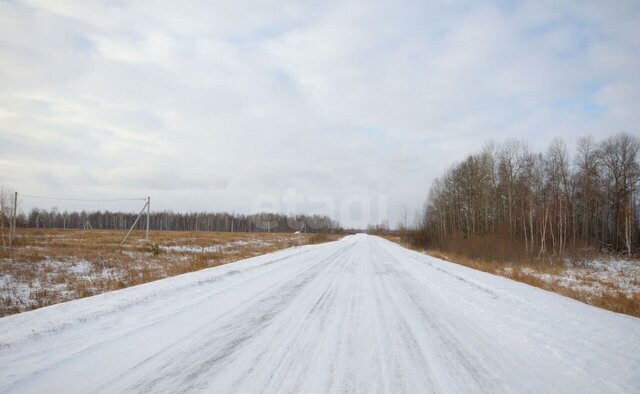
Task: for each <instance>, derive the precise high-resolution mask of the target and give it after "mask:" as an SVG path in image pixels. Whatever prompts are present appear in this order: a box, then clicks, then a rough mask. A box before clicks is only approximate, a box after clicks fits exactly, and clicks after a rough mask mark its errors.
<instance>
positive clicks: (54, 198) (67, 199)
mask: <svg viewBox="0 0 640 394" xmlns="http://www.w3.org/2000/svg"><path fill="white" fill-rule="evenodd" d="M20 197H28V198H36V199H40V200H61V201H90V202H113V201H146V200H147V199H146V198H108V199H90V198H65V197H48V196H35V195H32V194H22V193H21V194H20Z"/></svg>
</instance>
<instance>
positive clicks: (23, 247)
mask: <svg viewBox="0 0 640 394" xmlns="http://www.w3.org/2000/svg"><path fill="white" fill-rule="evenodd" d="M21 237H22V238H21V244H19V245H17V247H15V248H14V250H13V252H12V253H11V254H7V253H4V254H2V252H3V251H0V316H4V315H9V314H13V313H18V312H24V311H27V310H31V309H36V308H41V307H43V306H47V305H52V304H57V303H60V302H66V301H71V300H74V299H77V298H82V297H86V296H91V295H96V294H100V293H104V292H106V291H110V290H117V289H121V288H124V287H129V286H133V285H136V284H140V283H145V282H150V281H153V280H157V279H162V278H166V277H169V276H173V275H176V274H181V273H185V272H190V271H196V270H199V269H203V268H208V267H212V266H216V265H221V264H225V263H228V262H230V261H236V260H241V259H243V258H247V257H252V256H256V255H260V254H264V253H268V252H272V251H275V250H278V249H283V248H287V247H290V246H295V245H301V244H305V243H307V242H309V241H310V237H312V236H311V235H310V234H299V235H295V234H266V233H211V232H193V233H179V232H162V233H160V232H157V233H154V234H153V237H152V240H153V242H155V243H156V244H157V250H156V253H153V251H152V250H151V243H145V242H137V241H135V240H132V242H131V243H130V244H127V245H125V246H124V247H120V245H119V243H120V241H121V239H122V237H123V233H122V232H118V231H93V230H92V231H77V230H55V229H48V230H42V229H39V230H33V229H32V230H31V231H28V229H21Z"/></svg>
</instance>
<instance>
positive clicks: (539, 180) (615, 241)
mask: <svg viewBox="0 0 640 394" xmlns="http://www.w3.org/2000/svg"><path fill="white" fill-rule="evenodd" d="M639 151H640V140H639V139H638V138H637V137H635V136H632V135H630V134H626V133H621V134H618V135H616V136H613V137H610V138H607V139H604V140H602V141H594V140H593V139H592V138H590V137H586V138H582V139H580V140H579V141H578V142H577V149H576V153H575V155H574V156H573V157H570V156H569V154H568V151H567V147H566V146H565V144H564V143H563V142H562V141H561V140H559V139H556V140H554V141H553V142H552V143H551V144H550V145H549V147H548V149H547V150H546V152H544V153H536V152H532V151H531V150H530V149H529V148H528V146H527V144H526V143H525V142H521V141H515V140H511V141H507V142H506V143H504V144H502V145H497V144H494V143H487V144H486V146H485V147H484V149H482V150H481V151H480V152H478V153H475V154H472V155H469V156H468V157H467V158H466V159H465V160H464V161H462V162H460V163H457V164H455V165H453V166H452V167H451V168H450V169H449V170H448V171H446V173H445V174H444V175H442V177H440V178H439V179H437V180H436V181H435V182H434V183H433V185H432V188H431V190H430V192H429V196H428V198H427V202H426V204H425V208H424V213H423V216H422V222H421V223H420V225H419V229H418V230H417V231H415V232H414V233H413V234H412V237H411V241H412V242H413V243H414V244H417V245H421V246H423V247H424V246H426V247H429V248H434V249H440V250H444V251H446V250H449V251H452V252H457V253H463V254H466V255H468V256H469V257H472V258H483V259H493V260H511V261H521V260H525V259H526V260H533V259H545V258H550V257H559V256H566V255H571V254H573V255H579V254H580V253H593V252H596V253H600V252H604V251H606V252H613V253H624V254H626V255H633V254H636V253H638V251H639V249H640V246H639V242H640V239H639V238H640V228H639V217H638V209H639V206H638V205H639V204H638V191H639V190H638V189H639V185H640V164H639V162H638V154H639Z"/></svg>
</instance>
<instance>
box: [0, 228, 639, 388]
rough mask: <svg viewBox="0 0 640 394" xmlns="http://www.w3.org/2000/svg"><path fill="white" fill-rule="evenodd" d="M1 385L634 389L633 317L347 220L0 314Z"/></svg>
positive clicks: (635, 328) (636, 328)
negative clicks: (272, 244) (291, 242)
mask: <svg viewBox="0 0 640 394" xmlns="http://www.w3.org/2000/svg"><path fill="white" fill-rule="evenodd" d="M0 391H2V392H21V393H25V392H49V393H51V392H65V393H66V392H123V391H124V392H154V393H155V392H201V391H205V392H216V393H227V392H241V393H257V392H260V393H262V392H267V393H269V392H273V393H275V392H278V393H300V392H305V393H307V392H309V393H316V392H318V393H319V392H323V393H324V392H329V393H343V392H363V393H375V392H387V393H403V392H406V393H429V392H469V393H480V392H488V393H496V392H516V393H523V392H575V393H588V392H629V393H632V392H636V393H638V392H640V319H637V318H633V317H629V316H624V315H620V314H615V313H611V312H608V311H605V310H601V309H597V308H594V307H591V306H588V305H585V304H581V303H579V302H577V301H574V300H571V299H568V298H565V297H561V296H559V295H557V294H553V293H548V292H545V291H542V290H540V289H537V288H533V287H530V286H527V285H524V284H521V283H517V282H513V281H510V280H508V279H505V278H501V277H497V276H493V275H489V274H486V273H482V272H478V271H474V270H471V269H468V268H465V267H461V266H457V265H454V264H451V263H447V262H444V261H441V260H438V259H434V258H432V257H429V256H426V255H423V254H420V253H416V252H413V251H409V250H407V249H404V248H402V247H400V246H398V245H396V244H394V243H391V242H388V241H386V240H383V239H381V238H377V237H372V236H367V235H355V236H349V237H346V238H344V239H342V240H340V241H337V242H332V243H327V244H322V245H314V246H305V247H299V248H292V249H287V250H284V251H281V252H277V253H273V254H269V255H264V256H260V257H257V258H253V259H249V260H244V261H241V262H238V263H233V264H229V265H225V266H221V267H217V268H213V269H208V270H204V271H199V272H196V273H191V274H186V275H181V276H178V277H174V278H169V279H166V280H162V281H157V282H153V283H149V284H145V285H142V286H136V287H133V288H129V289H124V290H120V291H116V292H111V293H107V294H103V295H99V296H96V297H90V298H86V299H82V300H77V301H73V302H68V303H65V304H59V305H54V306H51V307H47V308H43V309H40V310H36V311H32V312H27V313H22V314H19V315H14V316H9V317H5V318H2V319H0Z"/></svg>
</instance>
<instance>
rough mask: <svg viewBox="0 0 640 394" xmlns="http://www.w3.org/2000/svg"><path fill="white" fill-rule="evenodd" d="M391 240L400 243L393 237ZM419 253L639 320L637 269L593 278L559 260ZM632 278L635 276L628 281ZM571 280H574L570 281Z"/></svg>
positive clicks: (589, 272) (586, 270) (587, 271)
mask: <svg viewBox="0 0 640 394" xmlns="http://www.w3.org/2000/svg"><path fill="white" fill-rule="evenodd" d="M390 240H392V241H396V242H398V240H396V239H393V238H390ZM403 246H407V247H410V245H408V244H406V243H403ZM414 249H416V248H414ZM416 250H418V249H416ZM419 251H421V252H425V253H427V254H429V255H430V256H433V257H436V258H439V259H442V260H446V261H450V262H452V263H456V264H460V265H464V266H466V267H470V268H473V269H476V270H479V271H484V272H488V273H491V274H494V275H501V276H505V277H507V278H510V279H513V280H516V281H518V282H523V283H526V284H529V285H531V286H535V287H539V288H541V289H544V290H548V291H552V292H554V293H558V294H561V295H563V296H566V297H570V298H573V299H575V300H578V301H581V302H584V303H586V304H589V305H593V306H597V307H600V308H603V309H607V310H610V311H613V312H618V313H624V314H627V315H631V316H636V317H640V291H638V290H637V289H638V288H639V287H637V284H640V275H639V274H638V272H640V271H638V270H636V271H634V272H614V273H613V274H612V275H611V276H610V277H606V276H604V277H603V276H596V275H594V271H593V269H590V268H588V267H587V266H586V263H583V264H582V266H581V267H578V268H575V267H572V268H567V266H566V264H565V263H564V262H562V261H559V260H548V261H544V262H542V261H537V262H536V261H531V262H526V263H517V264H511V263H507V262H501V261H496V260H482V259H477V258H470V257H468V256H466V255H464V254H458V253H454V252H448V251H447V252H443V251H441V250H427V251H424V250H419ZM629 275H631V276H632V277H631V278H629ZM622 277H626V279H629V281H628V282H629V283H630V284H631V285H634V284H635V289H636V290H628V289H621V288H620V286H619V280H620V278H622ZM568 278H570V279H571V281H569V280H567V279H568ZM633 287H634V286H632V288H633Z"/></svg>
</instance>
